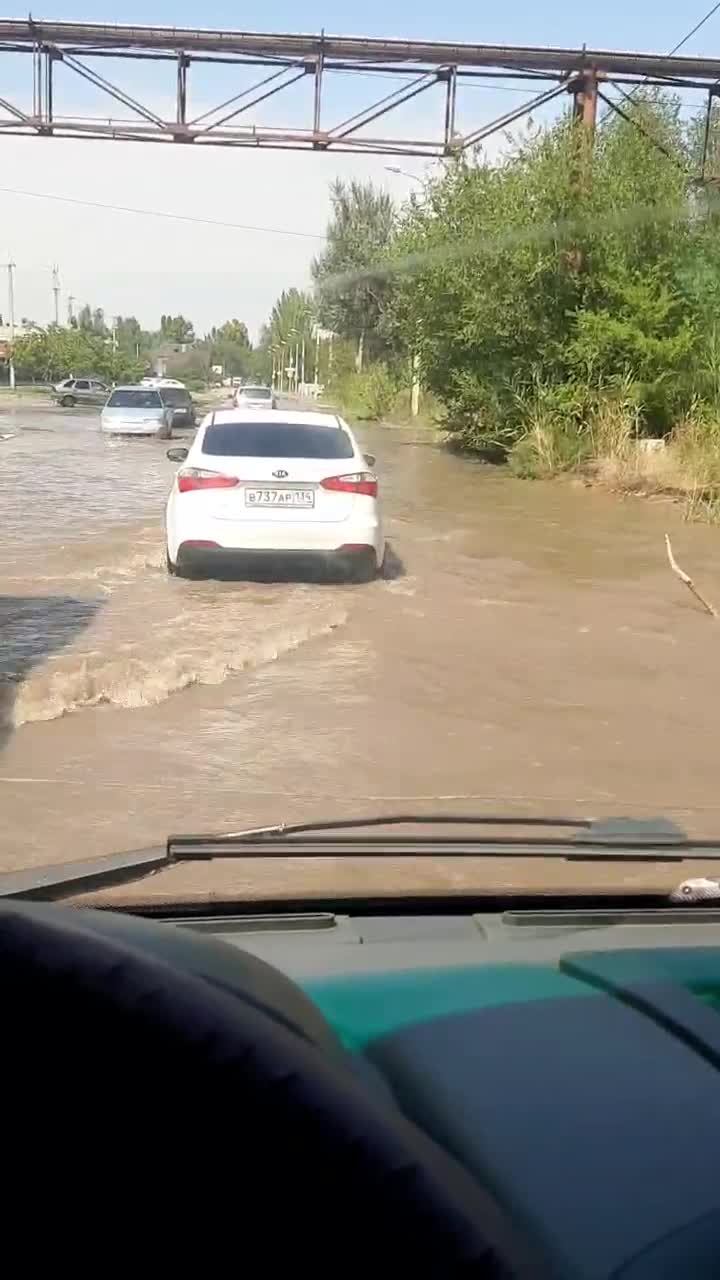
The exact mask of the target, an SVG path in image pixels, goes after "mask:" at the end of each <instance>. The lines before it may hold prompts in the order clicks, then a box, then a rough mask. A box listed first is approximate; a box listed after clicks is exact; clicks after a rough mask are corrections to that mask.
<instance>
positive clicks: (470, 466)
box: [0, 405, 720, 882]
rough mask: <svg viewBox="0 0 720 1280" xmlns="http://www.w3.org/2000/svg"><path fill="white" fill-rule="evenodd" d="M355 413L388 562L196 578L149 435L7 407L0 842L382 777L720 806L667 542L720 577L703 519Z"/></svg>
mask: <svg viewBox="0 0 720 1280" xmlns="http://www.w3.org/2000/svg"><path fill="white" fill-rule="evenodd" d="M360 436H361V440H362V443H363V444H364V445H365V446H366V447H367V448H368V449H369V450H371V451H372V452H373V453H375V454H376V455H377V459H378V463H377V467H378V472H379V475H380V478H381V492H382V493H383V494H384V501H385V507H386V515H387V532H388V535H389V540H390V546H391V552H392V554H391V556H390V560H389V573H388V576H387V577H385V578H384V579H381V580H378V581H377V582H375V583H372V584H370V585H369V586H367V585H366V586H337V585H316V584H301V583H266V582H255V583H252V582H251V583H244V582H187V581H182V580H178V579H174V578H170V577H168V576H167V574H166V570H165V548H164V533H163V510H164V501H165V496H166V493H167V490H168V488H169V485H170V482H171V479H172V475H173V471H174V467H173V464H171V463H170V462H169V461H168V460H167V459H166V457H165V446H164V445H163V444H162V443H160V442H155V441H143V440H129V441H113V440H103V439H102V438H101V437H100V434H99V431H98V422H97V417H96V416H95V415H91V414H88V413H83V414H80V413H75V414H73V413H72V412H68V411H61V410H54V409H48V410H45V411H40V410H33V409H23V408H22V405H19V406H18V407H17V409H15V410H13V411H12V412H5V413H3V414H0V437H3V438H2V439H0V463H1V465H2V480H3V486H2V487H3V538H2V540H1V542H0V637H1V640H0V651H1V655H2V657H1V660H0V667H1V670H2V684H1V685H0V699H1V701H0V717H1V719H0V806H1V812H2V823H1V825H0V867H1V868H2V869H4V870H6V869H7V870H9V869H16V868H20V867H27V866H31V865H40V864H43V863H48V862H60V861H63V860H66V859H72V858H76V857H85V856H93V855H97V854H101V853H107V852H110V851H113V850H119V849H127V848H134V847H137V846H141V845H146V844H150V843H153V842H161V841H162V840H163V839H164V837H165V836H166V835H167V833H168V832H170V831H178V830H183V829H185V830H188V829H195V830H199V829H223V828H226V827H227V828H237V827H239V826H243V825H259V824H264V823H268V822H274V821H280V820H300V819H305V818H310V817H328V816H331V817H332V816H336V815H345V816H349V815H351V814H356V813H358V812H360V813H365V812H368V811H377V810H386V811H392V810H393V809H397V808H398V807H401V808H402V809H405V810H407V809H408V808H415V809H423V810H430V809H443V808H445V809H448V810H449V809H465V810H473V811H479V812H483V811H497V810H498V809H504V810H509V811H511V812H517V813H521V812H525V813H527V812H532V813H543V812H545V813H548V812H554V813H555V812H566V813H568V814H570V815H574V814H581V815H583V816H592V815H596V814H603V813H625V814H630V815H635V816H644V815H647V814H655V813H666V814H670V815H672V816H676V817H677V818H678V819H679V820H680V821H681V822H682V823H683V824H685V825H686V826H687V827H689V828H690V829H692V830H693V831H700V832H703V833H713V834H714V833H720V805H718V803H717V801H716V774H717V755H718V750H717V748H718V743H719V741H720V732H719V730H718V715H717V707H716V698H715V689H716V681H717V671H718V663H719V660H720V631H718V626H720V624H718V623H717V622H713V621H712V620H711V619H710V618H708V617H707V616H705V615H703V613H702V612H701V611H700V609H699V607H698V606H697V605H696V604H695V603H694V601H693V600H692V597H691V596H690V595H689V593H688V592H687V591H685V589H684V588H683V587H682V585H681V584H680V583H679V582H678V581H677V580H676V579H675V578H674V577H673V576H672V575H671V574H670V571H669V569H668V566H667V562H666V560H665V551H664V546H663V534H664V532H665V530H666V529H667V530H668V531H669V532H670V533H671V536H672V538H673V545H674V549H675V552H676V555H677V558H678V560H679V562H680V564H681V565H682V566H683V567H684V568H686V569H687V570H688V571H689V572H690V573H691V574H692V575H693V576H694V577H695V579H696V581H697V582H698V585H700V586H701V587H702V588H703V589H704V590H705V591H706V593H707V594H708V596H709V597H710V599H711V600H712V599H715V601H716V602H719V601H720V555H719V554H718V553H719V551H720V534H719V533H718V532H717V531H715V530H713V529H711V528H709V527H704V526H700V525H695V526H691V525H685V524H683V523H682V521H681V516H680V512H679V511H678V509H677V508H675V507H673V506H672V505H669V504H667V503H654V502H653V503H651V502H642V501H640V500H637V499H627V500H624V501H622V500H619V499H617V498H613V497H611V496H609V495H606V494H603V493H601V492H599V491H595V490H585V489H583V488H582V487H574V486H572V485H570V484H567V485H565V484H547V485H546V484H540V483H536V484H530V483H524V482H520V481H515V480H513V479H511V478H509V477H508V476H506V475H505V474H503V473H502V472H499V471H497V470H493V469H490V468H486V467H483V466H481V465H479V464H477V463H474V462H471V461H468V460H465V459H462V458H458V457H453V456H452V455H450V454H448V453H446V452H443V451H442V450H440V449H438V448H436V447H434V446H433V444H432V443H431V441H430V439H429V437H428V436H426V435H425V434H424V433H423V432H422V431H414V430H404V429H397V428H392V429H391V428H382V427H375V428H372V429H365V430H362V431H361V432H360ZM562 871H563V869H562V864H560V866H559V867H558V868H557V869H556V870H555V871H554V872H553V878H554V880H555V882H557V879H556V877H557V875H559V874H561V873H562ZM203 874H204V875H207V874H208V872H207V870H204V871H203ZM536 874H538V873H537V872H536ZM540 874H542V873H540ZM613 876H614V879H615V880H617V879H618V878H619V877H618V874H617V872H614V873H613ZM677 878H678V877H677V876H676V875H674V874H672V873H671V879H672V880H675V879H677Z"/></svg>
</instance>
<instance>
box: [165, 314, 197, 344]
mask: <svg viewBox="0 0 720 1280" xmlns="http://www.w3.org/2000/svg"><path fill="white" fill-rule="evenodd" d="M160 337H161V339H162V340H163V341H164V342H176V343H177V344H178V346H184V345H186V344H190V343H192V342H194V341H195V330H194V328H193V325H192V321H190V320H186V319H185V316H182V315H180V316H161V317H160Z"/></svg>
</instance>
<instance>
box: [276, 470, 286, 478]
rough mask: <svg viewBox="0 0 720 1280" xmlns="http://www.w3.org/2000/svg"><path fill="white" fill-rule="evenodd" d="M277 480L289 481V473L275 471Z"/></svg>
mask: <svg viewBox="0 0 720 1280" xmlns="http://www.w3.org/2000/svg"><path fill="white" fill-rule="evenodd" d="M273 475H274V476H275V479H276V480H287V471H273Z"/></svg>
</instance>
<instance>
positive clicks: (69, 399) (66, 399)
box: [60, 396, 75, 409]
mask: <svg viewBox="0 0 720 1280" xmlns="http://www.w3.org/2000/svg"><path fill="white" fill-rule="evenodd" d="M60 403H61V405H62V406H63V408H64V409H72V407H73V405H74V404H75V397H74V396H63V398H62V400H61V401H60Z"/></svg>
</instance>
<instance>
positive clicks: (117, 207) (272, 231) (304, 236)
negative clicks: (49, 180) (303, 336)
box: [0, 187, 326, 240]
mask: <svg viewBox="0 0 720 1280" xmlns="http://www.w3.org/2000/svg"><path fill="white" fill-rule="evenodd" d="M0 191H2V192H3V194H5V195H9V196H27V197H28V198H29V199H31V200H56V201H58V202H59V203H60V204H73V205H82V206H83V207H84V208H86V209H104V210H105V211H106V212H107V211H110V212H111V213H136V214H141V215H142V216H143V217H146V218H171V219H172V220H173V221H175V222H195V223H197V224H198V225H200V226H204V227H228V228H229V229H230V230H231V231H262V232H264V233H265V234H267V235H273V236H293V237H295V238H297V239H300V240H325V239H326V236H324V235H320V234H319V233H318V232H312V231H290V230H286V229H285V228H282V227H256V226H249V225H248V224H245V223H242V222H219V221H218V220H217V219H216V218H195V217H193V216H192V215H191V214H189V213H168V212H166V211H163V210H161V209H135V208H131V207H130V206H128V205H122V204H101V203H100V202H99V201H98V200H79V199H75V198H74V197H73V196H56V195H52V194H51V193H50V192H49V191H21V190H19V188H17V187H0Z"/></svg>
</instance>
